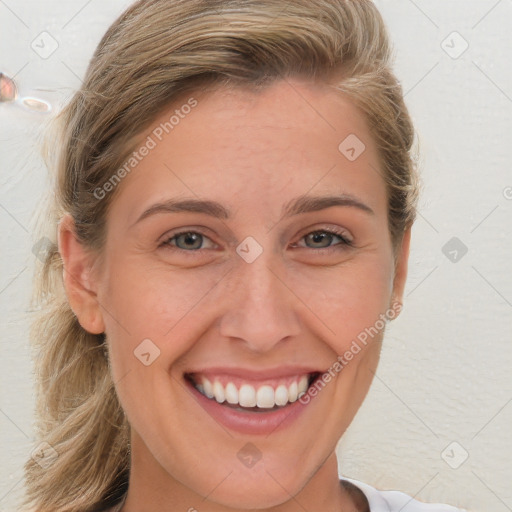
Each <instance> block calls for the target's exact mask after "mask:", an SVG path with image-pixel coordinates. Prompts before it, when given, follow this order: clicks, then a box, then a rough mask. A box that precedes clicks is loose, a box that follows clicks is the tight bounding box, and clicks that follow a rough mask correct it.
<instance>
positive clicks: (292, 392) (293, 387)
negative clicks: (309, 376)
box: [288, 382, 299, 402]
mask: <svg viewBox="0 0 512 512" xmlns="http://www.w3.org/2000/svg"><path fill="white" fill-rule="evenodd" d="M298 393H299V386H297V383H296V382H292V383H291V384H290V387H289V388H288V400H289V401H290V402H295V400H297V394H298Z"/></svg>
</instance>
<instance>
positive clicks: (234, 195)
mask: <svg viewBox="0 0 512 512" xmlns="http://www.w3.org/2000/svg"><path fill="white" fill-rule="evenodd" d="M194 98H196V99H197V100H198V105H197V106H196V107H195V108H194V109H192V111H191V113H190V114H188V115H187V116H186V117H185V118H184V119H182V120H180V123H179V125H177V126H176V127H175V128H174V129H173V131H172V132H171V133H169V134H168V135H166V136H165V138H164V139H163V140H162V141H161V142H159V143H158V145H157V146H156V147H155V148H154V149H152V150H151V151H150V153H149V154H148V155H147V156H146V157H145V158H144V159H143V160H142V161H141V162H140V163H139V164H138V166H137V167H136V169H135V170H134V171H133V172H131V173H130V174H129V175H127V176H126V177H125V178H124V179H123V181H122V183H121V184H120V185H119V189H118V190H116V195H115V197H114V199H113V203H112V205H111V209H110V211H109V214H108V218H107V238H106V245H105V247H104V248H103V251H102V253H101V258H100V257H99V255H98V254H94V253H92V252H91V251H87V250H86V249H85V248H84V247H83V246H82V245H81V244H79V243H78V242H77V240H76V238H75V236H74V234H73V223H72V220H71V218H70V217H69V216H65V217H64V218H63V219H62V221H61V222H60V225H59V250H60V252H61V255H62V257H63V260H64V267H65V271H64V280H65V286H66V292H67V296H68V299H69V302H70V305H71V307H72V308H73V311H74V312H75V314H76V315H77V317H78V319H79V321H80V323H81V325H82V326H83V327H84V328H85V329H86V330H88V331H90V332H93V333H101V332H106V335H107V341H108V346H109V356H110V359H111V366H112V378H113V380H114V382H115V386H116V390H117V393H118V395H119V399H120V401H121V404H122V406H123V408H124V410H125V412H126V415H127V417H128V420H129V422H130V425H131V449H132V454H131V457H132V459H131V475H130V485H129V491H128V495H127V500H126V503H125V505H124V507H123V509H122V510H123V511H124V512H145V511H147V512H149V511H151V512H155V511H159V510H162V511H163V510H171V509H172V510H190V509H191V508H192V507H193V508H195V509H196V510H199V511H203V510H208V511H211V512H227V511H235V510H247V509H251V510H261V511H264V510H265V511H273V512H291V511H297V510H325V511H335V510H337V511H339V510H344V511H353V510H357V508H356V506H355V504H354V503H353V502H352V500H351V499H350V497H349V494H348V493H347V492H346V491H345V490H344V489H343V487H342V486H340V483H339V479H338V473H337V461H336V456H335V447H336V443H337V442H338V440H339V438H340V436H341V435H342V434H343V432H344V431H345V430H346V428H347V427H348V425H349V424H350V422H351V420H352V418H353V417H354V415H355V413H356V412H357V410H358V408H359V406H360V405H361V403H362V401H363V399H364V397H365V396H366V393H367V391H368V388H369V386H370V384H371V381H372V377H373V372H374V371H375V369H376V366H377V363H378V359H379V353H380V348H381V343H380V342H381V340H382V335H383V332H382V331H381V332H380V333H379V334H378V335H377V336H375V337H374V338H373V339H371V342H370V343H368V344H367V345H366V346H362V350H361V351H360V352H359V353H358V354H357V355H355V356H354V358H353V359H352V360H351V361H350V363H349V364H347V365H346V366H345V367H344V368H343V370H342V371H341V372H340V373H338V374H337V376H336V378H335V379H333V380H331V381H330V382H329V383H328V384H327V385H326V386H325V388H324V389H323V390H321V392H319V393H318V395H317V396H316V397H315V398H314V399H313V400H312V401H311V402H310V404H309V405H308V407H307V408H306V409H305V411H304V412H303V413H302V414H301V416H300V417H299V418H297V419H296V420H295V421H294V422H293V423H292V424H291V425H290V426H288V427H286V428H283V429H279V428H278V429H276V431H275V432H273V433H272V434H270V435H268V436H263V435H242V434H240V433H237V432H234V431H229V430H228V429H226V428H225V427H223V426H221V425H220V424H219V423H218V422H217V421H215V420H214V419H213V418H212V417H211V416H210V415H209V414H207V413H206V412H205V411H204V409H203V408H202V407H201V406H200V405H199V404H198V403H197V401H196V400H194V399H193V397H192V396H191V393H190V392H189V391H188V389H186V388H185V387H184V385H183V374H184V372H190V371H192V370H196V369H198V368H205V367H206V368H207V367H212V366H214V365H223V366H229V365H231V366H235V367H243V368H255V369H257V368H275V367H278V366H280V365H283V364H287V365H297V366H300V365H303V366H310V365H312V364H313V365H315V366H317V367H318V368H319V369H322V370H326V369H328V368H329V367H331V366H332V364H333V362H335V361H336V358H337V356H338V355H340V354H343V353H344V352H345V351H346V350H347V349H348V348H349V346H350V344H351V343H352V341H353V340H354V339H356V337H357V336H358V334H359V333H361V332H362V331H364V329H365V328H368V327H370V326H373V325H374V324H375V322H376V320H377V319H378V318H379V315H380V314H382V313H384V312H386V310H389V308H390V307H392V305H393V303H394V302H395V301H401V299H402V295H403V289H404V284H405V279H406V274H407V259H408V253H409V239H410V229H408V230H407V231H406V232H405V236H404V240H403V243H402V245H401V247H400V248H399V249H398V252H397V253H396V255H395V254H394V253H393V250H392V245H391V239H390V234H389V227H388V224H387V199H386V189H385V185H384V182H383V180H382V178H381V177H380V175H379V173H378V172H376V171H377V170H379V168H380V162H379V157H378V154H377V150H376V147H375V144H374V142H373V140H372V137H371V135H370V132H369V130H368V126H367V124H366V122H365V119H364V117H363V115H362V113H361V112H360V111H359V110H358V109H357V108H356V107H355V106H354V105H353V104H351V103H350V101H348V100H347V99H345V98H343V97H342V96H341V95H340V94H339V93H337V92H335V91H333V90H332V89H329V88H327V87H326V86H325V85H323V84H314V83H310V82H304V81H301V80H298V79H296V80H287V81H283V80H281V81H278V82H276V83H274V84H273V85H272V86H270V87H269V88H268V89H265V90H264V91H263V92H259V93H252V92H250V91H248V90H246V89H241V88H237V87H233V88H229V89H228V88H226V87H224V88H220V89H217V90H215V91H210V92H208V93H205V94H195V95H194ZM183 103H185V101H183ZM183 103H180V105H181V104H183ZM177 106H178V107H179V105H173V106H172V108H169V109H166V111H165V112H163V113H162V115H161V117H160V118H159V119H156V120H155V123H154V124H153V126H152V127H151V129H153V128H154V127H156V126H158V125H159V123H160V122H162V121H164V120H168V119H169V117H170V115H171V114H172V113H173V111H174V109H175V108H176V107H177ZM151 129H150V130H149V131H148V132H145V133H144V134H141V139H140V140H141V141H144V140H145V138H146V137H147V135H148V134H150V133H151ZM349 134H356V135H357V137H358V138H359V139H360V140H362V141H363V142H364V144H365V145H366V149H365V151H364V152H363V153H362V154H361V155H360V156H359V157H358V158H357V159H356V160H355V161H353V162H351V161H349V160H348V159H347V158H346V157H345V156H344V155H343V154H342V153H341V152H340V151H339V150H338V146H339V144H340V142H341V141H343V140H344V139H345V138H346V137H347V136H348V135H349ZM306 193H309V194H311V195H332V194H333V193H345V194H351V195H352V196H355V197H356V198H358V199H359V200H360V201H361V202H362V203H364V204H366V205H367V206H369V207H370V208H371V209H372V210H373V214H369V213H367V212H365V211H362V210H361V209H358V208H356V207H353V206H333V207H329V208H326V209H323V210H319V211H314V212H308V213H302V214H299V215H296V216H293V217H289V218H283V217H282V208H283V206H284V205H285V204H287V203H288V202H289V201H290V200H291V199H293V198H295V197H297V196H300V195H303V194H306ZM173 197H174V198H176V197H178V198H195V199H198V198H201V199H210V200H214V201H218V202H220V203H221V204H222V205H224V206H225V207H226V208H228V209H229V210H230V211H231V217H230V218H229V219H217V218H213V217H211V216H209V215H206V214H204V213H191V212H180V213H169V212H167V213H158V214H155V215H151V216H149V217H147V218H145V219H144V220H142V221H140V222H138V223H136V221H137V219H138V217H139V216H140V215H141V213H142V212H143V211H144V210H146V209H147V208H148V207H149V206H151V205H153V204H154V203H157V202H160V201H162V200H166V199H170V198H173ZM332 228H338V229H340V230H342V232H343V233H344V234H345V236H349V237H350V238H351V239H352V240H353V246H352V247H351V246H347V245H345V244H343V242H342V241H341V239H340V238H338V237H337V236H336V235H334V236H333V237H332V238H329V236H328V235H327V240H325V239H324V240H323V241H316V242H315V241H314V240H311V239H310V237H306V235H308V234H310V233H312V232H314V231H321V230H325V229H332ZM180 230H188V231H194V232H196V233H200V234H202V235H203V236H204V238H203V239H202V240H203V243H202V245H201V242H200V241H199V242H197V243H192V246H194V247H197V246H199V247H200V248H199V249H187V247H188V246H187V243H188V244H191V242H190V241H188V242H187V241H186V240H185V241H184V240H183V237H181V239H180V240H178V239H176V238H174V239H172V236H173V235H174V234H176V233H177V232H179V231H180ZM247 236H251V237H253V238H254V239H255V240H256V241H257V242H258V243H259V244H260V246H261V247H262V248H263V252H262V254H261V255H260V256H259V257H258V258H257V259H256V260H255V261H254V262H252V263H250V264H249V263H247V262H246V261H244V260H243V259H242V258H241V257H240V256H239V255H238V254H237V252H236V247H237V245H238V244H240V242H242V240H244V238H246V237H247ZM199 238H200V237H199ZM169 239H171V240H173V241H171V242H170V243H171V244H174V245H173V247H171V248H169V246H168V245H162V242H164V241H165V240H169ZM177 244H179V245H177ZM315 248H318V249H315ZM173 249H174V250H173ZM193 251H195V252H193ZM395 256H396V259H395ZM146 338H149V339H151V340H152V342H153V343H154V344H155V345H156V346H158V348H159V350H160V355H159V357H157V358H156V359H155V360H154V362H153V363H151V364H150V365H149V366H145V365H143V364H142V363H141V362H140V361H139V359H137V358H136V357H134V354H133V351H134V350H135V349H136V347H137V346H138V345H139V344H140V343H141V341H142V340H143V339H146ZM247 442H251V443H252V444H254V445H255V446H256V447H257V448H258V450H259V451H260V452H261V454H262V459H261V460H260V461H259V463H257V464H256V465H255V466H253V467H252V468H247V467H245V466H244V465H243V464H241V463H240V460H239V459H238V458H237V452H238V451H239V450H240V449H241V448H242V447H243V446H244V445H245V444H246V443H247Z"/></svg>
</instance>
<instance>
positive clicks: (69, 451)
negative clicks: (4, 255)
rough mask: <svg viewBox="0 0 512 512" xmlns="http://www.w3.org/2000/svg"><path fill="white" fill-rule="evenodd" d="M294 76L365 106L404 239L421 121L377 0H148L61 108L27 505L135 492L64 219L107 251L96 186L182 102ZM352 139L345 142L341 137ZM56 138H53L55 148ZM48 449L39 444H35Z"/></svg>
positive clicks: (35, 336)
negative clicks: (71, 270)
mask: <svg viewBox="0 0 512 512" xmlns="http://www.w3.org/2000/svg"><path fill="white" fill-rule="evenodd" d="M286 77H302V78H305V79H308V80H315V81H321V80H323V81H324V82H325V83H332V84H333V85H334V86H335V87H336V88H337V89H338V90H339V91H340V92H341V93H342V94H345V95H346V96H347V97H348V98H350V99H351V100H352V101H353V102H354V103H355V104H356V105H358V106H359V107H360V109H361V110H362V112H364V114H365V115H366V118H367V120H368V123H369V126H370V129H371V132H372V135H373V136H374V138H375V141H376V143H377V146H378V148H379V151H380V156H381V169H380V172H382V177H383V179H384V180H385V183H386V188H387V193H388V207H389V210H388V211H389V213H388V219H389V223H388V224H389V229H390V234H391V238H392V241H393V247H394V248H396V247H398V246H399V245H400V243H401V240H402V236H403V233H404V231H405V230H406V228H407V227H409V226H410V225H411V224H412V223H413V221H414V217H415V204H416V199H417V193H418V183H417V176H416V171H415V165H414V159H413V158H412V156H411V147H412V145H413V138H414V130H413V126H412V123H411V120H410V118H409V115H408V112H407V109H406V107H405V105H404V101H403V95H402V90H401V87H400V84H399V83H398V81H397V79H396V78H395V76H394V74H393V73H392V71H391V69H390V47H389V43H388V37H387V34H386V30H385V27H384V24H383V21H382V18H381V16H380V14H379V12H378V11H377V9H376V7H375V6H374V5H373V3H372V2H371V1H369V0H294V1H293V2H286V3H285V2H281V1H278V0H173V1H170V0H145V1H139V2H137V3H135V4H134V5H133V6H131V7H130V8H128V9H127V10H126V11H125V12H124V13H123V14H122V15H121V16H120V17H119V18H118V19H117V20H116V21H115V22H114V23H113V24H112V26H111V27H110V28H109V29H108V31H107V32H106V34H105V35H104V37H103V38H102V40H101V41H100V43H99V45H98V47H97V49H96V51H95V53H94V55H93V57H92V60H91V62H90V65H89V67H88V69H87V72H86V76H85V79H84V82H83V85H82V87H81V88H80V90H79V91H77V92H76V93H75V95H74V96H73V97H72V99H71V100H70V102H69V104H67V106H66V107H65V108H64V109H63V110H62V111H61V113H60V114H59V116H58V118H57V122H58V123H59V129H60V134H59V137H60V138H59V146H58V147H57V160H56V162H55V165H54V166H53V167H54V168H55V169H56V175H55V195H54V197H53V198H52V204H51V205H50V206H49V209H48V214H47V216H46V218H47V221H48V228H47V232H46V233H45V235H46V236H47V237H48V238H49V239H50V241H51V244H50V246H49V250H48V251H47V254H46V257H45V259H44V263H43V265H42V268H41V269H40V272H39V275H38V279H37V280H36V284H35V288H34V291H35V295H34V296H35V298H36V300H37V301H38V302H39V303H40V305H41V307H40V312H39V316H38V317H37V319H36V320H35V321H34V323H33V327H32V329H33V330H32V334H31V338H32V343H33V347H34V349H36V350H37V356H36V357H35V358H34V360H35V377H36V382H37V410H36V417H37V424H36V436H37V439H38V440H39V442H42V441H44V442H46V443H48V444H49V445H50V446H51V447H52V448H53V449H54V450H56V452H57V454H58V456H57V457H56V458H55V459H54V460H53V462H52V463H51V464H49V465H48V466H47V467H45V468H43V467H42V466H41V465H40V464H38V463H37V462H36V461H35V460H34V459H33V458H29V459H28V460H27V462H26V463H25V466H24V469H25V477H26V478H25V497H24V500H23V503H22V506H31V507H35V509H36V510H37V511H38V512H50V511H51V512H59V511H77V512H78V511H91V510H100V509H101V508H103V507H108V506H112V505H113V504H114V503H115V502H117V501H118V500H119V499H120V498H121V496H122V495H123V493H124V492H125V491H126V489H127V485H128V476H129V469H130V468H129V464H130V427H129V425H128V423H127V419H126V417H125V415H124V413H123V410H122V408H121V405H120V403H119V401H118V398H117V395H116V392H115V388H114V383H113V382H112V379H111V373H110V368H109V361H108V351H107V348H106V341H105V335H104V334H100V335H95V334H91V333H89V332H87V331H85V330H84V329H83V328H82V327H81V326H80V324H79V322H78V320H77V318H76V316H75V315H74V313H73V311H72V310H71V308H70V306H69V304H68V302H67V299H66V296H65V293H64V288H63V282H62V272H63V263H62V259H61V256H60V254H59V252H58V247H57V244H56V239H57V234H56V233H57V229H56V226H57V223H58V221H59V219H60V218H61V217H62V216H63V215H64V214H65V213H70V214H71V215H72V217H73V219H74V221H75V225H76V234H77V237H78V239H79V240H80V241H81V243H83V244H84V245H85V246H87V247H89V248H91V249H93V250H97V251H100V250H101V248H102V246H103V243H104V236H105V233H104V226H105V218H106V215H107V211H108V206H109V204H111V201H112V198H113V197H114V196H115V192H116V191H114V193H112V194H109V195H107V196H106V197H105V198H104V199H102V200H101V201H98V199H97V196H96V195H95V193H94V191H95V190H97V189H98V187H103V185H104V184H105V183H106V182H107V181H108V180H109V178H111V176H112V175H113V173H114V171H115V170H116V169H119V168H120V167H121V166H122V165H123V163H124V161H125V160H126V159H127V157H128V156H129V154H130V153H131V152H132V151H133V150H134V148H135V146H134V141H135V140H136V137H137V136H138V135H139V134H140V133H142V131H143V130H144V129H145V127H148V126H149V125H150V124H151V122H152V121H154V119H155V118H156V117H157V115H158V114H159V113H160V112H161V111H162V110H163V109H164V108H166V107H168V106H169V105H170V104H171V103H175V102H176V101H177V99H178V98H180V97H182V96H183V95H187V94H188V95H189V94H190V93H191V92H192V91H194V90H203V91H209V90H212V88H213V87H217V86H222V85H230V84H234V85H239V86H245V87H249V88H251V89H254V90H257V89H258V88H260V87H263V86H265V85H267V84H270V83H272V81H275V80H278V79H285V78H286ZM340 142H341V141H340ZM55 147H56V146H54V147H52V150H53V149H54V148H55ZM36 444H37V443H36Z"/></svg>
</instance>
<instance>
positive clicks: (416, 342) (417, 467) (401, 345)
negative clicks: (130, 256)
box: [0, 0, 512, 512]
mask: <svg viewBox="0 0 512 512" xmlns="http://www.w3.org/2000/svg"><path fill="white" fill-rule="evenodd" d="M129 3H130V2H128V1H126V0H115V1H109V2H104V1H103V2H102V1H100V0H90V1H88V2H86V1H83V0H73V1H67V2H58V1H57V0H52V1H45V2H36V1H27V0H24V1H15V0H1V1H0V20H1V21H0V23H1V27H0V71H2V72H4V73H7V74H10V75H11V76H15V79H16V81H17V83H18V86H19V89H20V96H25V97H26V96H35V97H38V98H42V99H45V100H46V101H49V102H50V103H51V104H52V105H53V112H55V111H56V110H58V108H59V104H61V102H62V101H65V99H66V98H67V97H69V95H70V94H71V93H72V92H73V90H74V89H76V88H78V87H79V85H80V78H81V77H82V76H83V74H84V72H85V69H86V66H87V63H88V60H89V58H90V57H91V55H92V53H93V51H94V48H95V46H96V44H97V43H98V41H99V39H100V37H101V36H102V34H103V33H104V32H105V30H106V29H107V27H108V26H109V25H110V23H111V22H112V21H113V20H114V19H115V18H116V16H117V15H118V14H120V12H121V11H122V10H123V9H124V8H125V7H126V6H127V5H129ZM377 5H378V6H379V8H380V9H381V12H382V14H383V16H384V18H385V21H386V23H387V25H388V28H389V31H390V35H391V38H392V40H393V42H394V45H395V49H396V66H395V69H396V72H397V74H398V76H399V78H400V80H401V81H402V84H403V87H404V91H405V93H406V96H405V97H406V102H407V104H408V106H409V108H410V111H411V114H412V116H413V118H414V121H415V124H416V127H417V131H418V135H419V140H420V149H421V155H422V158H421V172H422V176H423V183H424V187H423V195H422V199H421V202H420V209H419V210H420V211H419V215H418V220H417V222H416V224H415V227H414V230H413V240H412V252H411V259H410V268H409V280H408V286H407V289H406V298H405V307H404V310H403V312H402V315H401V316H400V317H399V318H398V319H397V320H396V321H395V322H393V323H392V324H391V325H390V326H389V328H388V332H387V335H386V337H385V342H384V348H383V353H382V359H381V364H380V367H379V371H378V373H377V375H376V378H375V380H374V383H373V385H372V388H371V390H370V393H369V395H368V397H367V400H366V402H365V403H364V405H363V407H362V408H361V410H360V412H359V414H358V415H357V417H356V419H355V420H354V422H353V424H352V425H351V427H350V429H349V431H348V432H347V433H346V435H345V436H344V437H343V439H342V440H341V442H340V445H339V456H340V457H339V458H340V470H341V472H342V473H343V474H344V475H346V476H349V477H352V478H356V479H359V480H363V481H366V482H368V483H370V484H372V485H374V486H377V487H379V488H381V489H399V490H402V491H405V492H407V493H408V494H410V495H411V496H415V497H416V498H418V499H421V500H425V501H438V502H448V503H451V504H453V505H458V506H463V507H466V508H468V509H469V510H474V511H486V512H506V511H507V510H512V486H511V485H510V483H511V482H512V467H511V464H510V459H511V458H512V446H511V442H510V433H511V426H512V379H511V377H510V368H511V367H512V343H511V341H512V339H511V338H512V336H511V333H512V268H511V263H510V262H511V260H512V258H511V256H512V242H511V237H510V232H511V227H512V222H511V221H512V170H511V164H510V162H511V161H512V140H511V135H510V134H511V129H512V121H511V119H512V67H511V66H510V55H511V54H512V35H511V34H512V1H511V0H500V1H497V0H471V1H469V0H429V1H427V0H415V1H412V0H378V1H377ZM43 31H46V32H47V33H48V34H50V37H51V39H49V38H48V36H47V35H41V33H42V32H43ZM41 38H46V39H44V42H45V44H44V47H45V48H46V51H49V49H51V48H52V45H55V44H57V45H58V46H56V49H55V51H53V53H52V54H51V55H40V54H38V52H37V51H35V49H34V47H36V48H37V46H36V45H37V44H39V47H41V46H42V43H41ZM53 41H55V43H54V42H53ZM31 45H32V46H31ZM41 51H42V50H40V52H41ZM0 118H1V123H0V145H1V153H0V154H1V159H0V165H1V167H0V170H1V172H0V220H1V234H2V243H1V253H0V254H1V275H0V307H1V311H2V336H1V357H0V365H1V370H0V375H1V386H0V392H1V395H0V396H1V402H0V429H1V430H0V432H1V440H2V442H1V461H2V464H1V465H0V511H9V512H11V511H14V510H16V507H15V503H16V499H18V498H19V496H20V495H21V492H22V485H23V474H22V465H23V463H24V461H25V460H26V458H27V457H29V456H30V452H31V451H32V449H33V448H34V446H35V444H34V443H35V439H34V435H33V428H32V420H33V411H32V409H33V405H34V404H33V402H34V394H33V381H32V375H31V372H32V363H31V359H30V357H31V356H30V348H29V344H28V314H27V311H28V310H29V296H30V289H31V280H32V275H33V269H34V265H35V263H36V261H37V260H36V257H35V255H34V253H33V250H32V249H33V246H34V244H35V243H36V242H37V239H35V235H34V234H33V229H34V222H35V220H36V219H35V218H34V210H35V208H36V206H37V204H38V202H39V201H40V199H41V197H42V195H43V192H44V190H45V188H46V187H47V175H46V170H45V168H44V166H43V164H42V161H41V158H40V156H39V153H38V151H39V150H38V145H39V140H40V137H41V134H42V133H43V132H44V123H45V122H46V121H47V120H48V118H49V116H48V115H46V114H42V113H38V112H34V111H28V110H27V109H24V108H23V107H22V106H20V105H19V103H17V104H5V103H4V104H0ZM447 244H448V245H447ZM403 510H404V512H407V507H405V508H404V509H403Z"/></svg>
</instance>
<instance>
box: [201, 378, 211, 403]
mask: <svg viewBox="0 0 512 512" xmlns="http://www.w3.org/2000/svg"><path fill="white" fill-rule="evenodd" d="M203 388H204V394H205V395H206V396H207V397H208V398H213V386H212V383H211V382H210V381H209V380H208V379H203Z"/></svg>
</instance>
